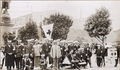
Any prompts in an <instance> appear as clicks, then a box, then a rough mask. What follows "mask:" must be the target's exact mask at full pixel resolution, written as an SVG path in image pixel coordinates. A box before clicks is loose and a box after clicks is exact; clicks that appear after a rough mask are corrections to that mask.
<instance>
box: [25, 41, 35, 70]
mask: <svg viewBox="0 0 120 70" xmlns="http://www.w3.org/2000/svg"><path fill="white" fill-rule="evenodd" d="M24 54H29V58H30V59H31V61H32V67H31V69H34V49H33V44H32V43H31V40H27V45H26V46H25V47H24Z"/></svg>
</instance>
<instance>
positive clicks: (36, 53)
mask: <svg viewBox="0 0 120 70" xmlns="http://www.w3.org/2000/svg"><path fill="white" fill-rule="evenodd" d="M41 46H42V43H41V42H40V43H39V41H38V40H37V39H36V40H35V44H34V45H33V49H34V57H35V58H34V66H36V67H38V66H39V59H40V51H41V50H42V49H41Z"/></svg>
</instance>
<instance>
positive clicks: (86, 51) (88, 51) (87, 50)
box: [84, 47, 92, 67]
mask: <svg viewBox="0 0 120 70" xmlns="http://www.w3.org/2000/svg"><path fill="white" fill-rule="evenodd" d="M84 54H85V61H86V63H89V66H90V67H91V56H92V52H91V49H90V47H85V48H84Z"/></svg>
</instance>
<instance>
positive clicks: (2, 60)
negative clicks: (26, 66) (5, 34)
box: [1, 47, 5, 69]
mask: <svg viewBox="0 0 120 70" xmlns="http://www.w3.org/2000/svg"><path fill="white" fill-rule="evenodd" d="M1 56H2V58H1V62H2V67H1V69H2V68H3V65H4V63H5V47H1Z"/></svg>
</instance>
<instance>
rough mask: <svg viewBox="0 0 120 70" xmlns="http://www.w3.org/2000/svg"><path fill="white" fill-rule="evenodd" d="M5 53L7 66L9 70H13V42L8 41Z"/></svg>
mask: <svg viewBox="0 0 120 70" xmlns="http://www.w3.org/2000/svg"><path fill="white" fill-rule="evenodd" d="M5 53H6V59H5V66H7V70H11V67H12V66H14V47H13V46H12V45H11V40H8V42H7V45H6V46H5Z"/></svg>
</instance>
